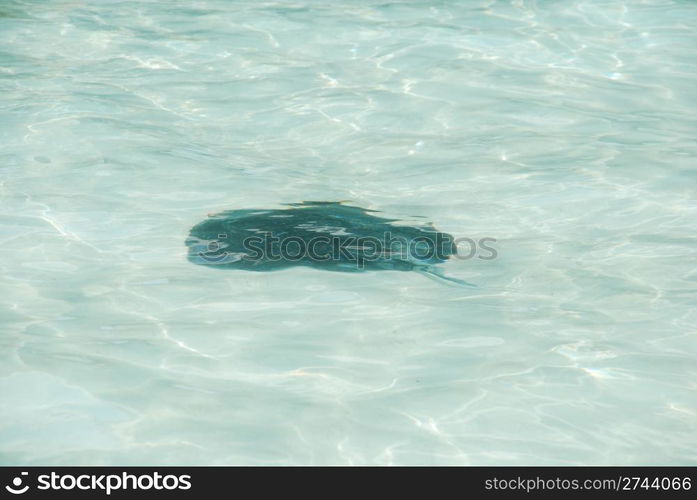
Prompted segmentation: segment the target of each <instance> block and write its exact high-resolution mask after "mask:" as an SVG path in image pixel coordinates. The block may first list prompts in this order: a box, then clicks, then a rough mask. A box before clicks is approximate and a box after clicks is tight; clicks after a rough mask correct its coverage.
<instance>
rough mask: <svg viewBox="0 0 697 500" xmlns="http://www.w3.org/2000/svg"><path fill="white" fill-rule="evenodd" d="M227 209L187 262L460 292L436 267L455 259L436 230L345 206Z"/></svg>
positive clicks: (195, 239)
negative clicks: (400, 279)
mask: <svg viewBox="0 0 697 500" xmlns="http://www.w3.org/2000/svg"><path fill="white" fill-rule="evenodd" d="M289 206H290V208H284V209H270V210H257V209H246V210H228V211H225V212H221V213H219V214H215V215H211V216H209V217H208V219H206V220H205V221H203V222H201V223H199V224H196V225H195V226H194V227H193V228H192V229H191V232H190V234H189V237H188V238H187V240H186V245H187V246H188V247H189V253H188V257H189V260H190V261H191V262H193V263H195V264H200V265H205V266H211V267H217V268H220V269H240V270H246V271H273V270H277V269H283V268H287V267H291V266H298V265H302V266H311V267H314V268H318V269H326V270H331V271H342V272H360V271H364V270H398V271H419V272H422V273H426V274H427V275H429V276H434V277H438V278H441V279H445V280H448V281H451V282H455V283H458V284H461V285H469V283H467V282H464V281H461V280H457V279H454V278H448V277H445V276H443V274H442V273H441V272H440V271H439V270H438V269H437V268H435V267H434V265H435V264H439V263H442V262H444V261H446V260H447V259H448V258H450V257H451V256H454V255H456V254H457V248H456V245H455V241H454V239H453V237H452V236H451V235H449V234H447V233H442V232H440V231H438V230H436V229H435V228H434V227H433V226H431V225H425V226H408V225H404V224H399V223H398V221H397V220H395V219H387V218H383V217H378V216H376V215H373V214H374V213H375V212H374V211H372V210H367V209H364V208H359V207H354V206H349V205H344V204H342V203H341V202H303V203H294V204H290V205H289Z"/></svg>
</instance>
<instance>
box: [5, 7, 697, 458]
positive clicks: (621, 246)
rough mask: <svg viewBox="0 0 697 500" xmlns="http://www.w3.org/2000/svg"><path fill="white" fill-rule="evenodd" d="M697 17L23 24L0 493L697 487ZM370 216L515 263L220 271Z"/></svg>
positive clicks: (49, 16) (98, 14)
mask: <svg viewBox="0 0 697 500" xmlns="http://www.w3.org/2000/svg"><path fill="white" fill-rule="evenodd" d="M696 26H697V3H695V2H689V1H663V0H645V1H638V0H636V1H627V0H625V1H621V2H620V1H614V2H601V1H599V0H598V1H578V0H573V1H568V2H567V1H537V2H535V1H522V0H518V1H511V2H500V1H499V2H496V1H481V2H478V1H471V2H465V1H463V2H455V1H450V2H422V1H417V0H413V1H411V0H410V1H396V2H378V1H370V0H362V1H344V2H335V4H332V5H328V4H322V3H320V2H307V1H294V2H252V1H223V0H218V1H170V2H164V1H149V2H135V1H109V0H91V1H89V0H87V1H78V0H74V1H68V0H64V1H57V0H50V1H38V0H37V1H6V2H3V4H2V7H0V112H1V114H0V138H1V142H0V159H1V160H2V161H1V162H0V199H1V200H2V203H1V205H0V242H1V244H0V334H1V336H0V340H1V342H2V349H1V350H0V353H1V356H2V359H1V362H0V394H1V396H2V397H0V415H1V416H2V419H1V421H0V422H1V423H0V460H1V461H2V463H6V464H8V463H21V464H74V463H80V464H93V463H94V464H144V463H152V464H155V463H157V464H193V463H196V464H259V463H263V464H349V463H353V464H414V463H419V464H421V463H423V464H436V463H437V464H666V463H670V464H696V463H697V452H696V451H695V450H697V354H696V353H697V349H696V348H697V341H696V338H697V330H696V328H695V324H696V322H697V309H696V308H695V304H696V299H697V293H696V285H697V265H696V262H697V260H696V259H695V257H697V251H696V250H697V237H696V236H695V235H696V234H697V201H695V200H696V196H695V195H696V194H697V168H696V167H697V165H696V164H695V162H696V160H695V158H696V153H697V146H695V131H696V130H697V118H696V116H697V114H696V111H697V109H696V108H697V56H696V54H697V53H696V52H695V50H694V48H695V47H696V46H697V31H696ZM301 200H352V202H353V203H354V204H356V205H359V206H363V207H366V208H372V209H376V210H381V211H383V212H384V213H385V214H389V215H391V216H395V217H401V218H409V217H412V216H414V215H419V216H423V217H425V218H426V219H425V220H428V221H433V222H434V223H435V225H436V226H437V227H438V228H439V229H441V230H443V231H446V232H448V233H451V234H453V235H454V236H457V237H471V238H482V237H492V238H496V240H497V243H496V245H495V247H496V249H497V251H498V258H497V259H495V260H491V261H484V260H481V259H476V258H475V259H470V260H467V261H465V260H457V261H452V262H448V263H446V264H444V265H442V266H441V267H442V268H443V270H444V271H445V272H446V273H447V274H449V275H451V276H454V277H458V278H461V279H466V280H468V281H472V282H475V283H477V284H478V285H479V287H478V288H477V289H463V288H459V287H452V286H446V285H444V284H443V283H439V282H436V281H431V280H428V279H426V278H424V277H423V276H421V275H419V274H416V273H401V272H381V273H365V274H343V273H331V272H322V271H317V270H313V269H309V268H296V269H289V270H285V271H279V272H277V273H247V272H233V271H231V272H224V271H219V270H215V269H207V268H203V267H200V266H195V265H192V264H191V263H189V262H188V261H187V260H186V248H185V246H184V239H185V237H186V235H187V233H188V230H189V229H190V228H191V226H193V225H194V224H196V223H197V222H199V221H200V220H201V219H202V217H205V214H206V213H209V212H217V211H220V210H224V209H230V208H256V207H261V208H275V207H279V206H281V204H282V203H290V202H298V201H301Z"/></svg>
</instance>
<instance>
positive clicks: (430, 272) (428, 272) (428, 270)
mask: <svg viewBox="0 0 697 500" xmlns="http://www.w3.org/2000/svg"><path fill="white" fill-rule="evenodd" d="M414 270H415V271H418V272H420V273H421V274H423V275H424V276H426V277H428V278H431V279H432V280H434V281H438V282H439V283H445V284H446V285H450V286H454V285H457V286H467V287H476V286H477V285H475V284H474V283H470V282H468V281H465V280H461V279H458V278H452V277H450V276H446V275H445V274H443V271H441V270H440V269H438V268H436V267H434V266H419V267H417V268H415V269H414Z"/></svg>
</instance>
